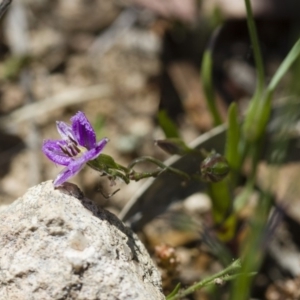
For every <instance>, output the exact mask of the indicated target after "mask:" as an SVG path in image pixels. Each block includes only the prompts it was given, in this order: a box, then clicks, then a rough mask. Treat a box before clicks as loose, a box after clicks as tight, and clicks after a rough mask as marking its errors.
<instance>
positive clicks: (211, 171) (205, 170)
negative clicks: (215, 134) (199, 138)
mask: <svg viewBox="0 0 300 300" xmlns="http://www.w3.org/2000/svg"><path fill="white" fill-rule="evenodd" d="M200 171H201V175H202V177H203V178H204V179H205V180H206V181H208V182H219V181H221V180H223V179H224V178H225V177H226V176H227V174H228V173H229V165H228V162H227V160H226V158H225V157H224V156H222V155H220V154H219V153H215V152H212V153H210V154H209V155H208V156H207V157H206V158H205V159H204V160H203V161H202V163H201V165H200Z"/></svg>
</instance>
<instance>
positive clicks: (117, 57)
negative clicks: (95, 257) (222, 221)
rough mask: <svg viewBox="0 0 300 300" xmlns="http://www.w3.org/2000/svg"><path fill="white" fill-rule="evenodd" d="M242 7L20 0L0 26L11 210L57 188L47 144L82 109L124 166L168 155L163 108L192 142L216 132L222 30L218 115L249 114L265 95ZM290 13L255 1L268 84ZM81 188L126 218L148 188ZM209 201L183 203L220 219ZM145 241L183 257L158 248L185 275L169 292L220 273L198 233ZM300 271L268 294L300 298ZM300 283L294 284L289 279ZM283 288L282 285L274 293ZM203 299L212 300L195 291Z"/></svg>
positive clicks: (4, 186) (86, 181)
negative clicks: (212, 110) (257, 93)
mask: <svg viewBox="0 0 300 300" xmlns="http://www.w3.org/2000/svg"><path fill="white" fill-rule="evenodd" d="M241 2H242V1H217V0H214V1H211V0H206V1H202V4H201V5H200V4H199V3H198V2H197V1H193V0H189V1H188V0H186V1H180V0H168V1H164V2H162V1H159V0H156V1H150V0H149V1H148V0H132V1H129V0H128V1H121V0H120V1H116V0H115V1H107V0H88V1H87V0H85V1H84V0H39V1H37V0H14V1H13V2H12V4H11V6H10V7H9V9H8V11H7V12H6V14H5V16H4V17H3V18H2V19H1V23H0V104H1V105H0V178H1V181H0V203H1V204H2V205H3V207H4V205H6V204H9V203H10V202H12V201H13V200H15V199H16V198H18V197H20V196H21V195H22V194H24V193H25V191H26V190H27V189H28V188H29V187H31V186H33V185H35V184H37V183H39V182H41V181H44V180H48V179H54V178H55V176H56V175H57V174H58V172H59V171H60V170H61V168H60V167H59V166H55V165H54V164H53V163H51V162H50V161H49V160H47V159H46V157H45V156H44V155H43V153H42V152H41V145H42V141H43V140H44V139H56V138H59V136H58V133H57V131H56V127H55V121H56V120H61V121H65V122H69V119H70V118H71V117H72V116H73V115H74V114H75V113H76V112H77V111H79V110H80V111H83V112H84V113H85V114H86V115H87V117H88V119H89V120H90V121H91V123H92V124H93V126H94V127H95V130H96V132H97V136H98V139H100V138H101V137H104V136H106V137H108V138H109V139H110V142H109V144H108V145H107V146H106V148H105V151H104V153H107V154H109V155H111V156H112V157H114V158H115V160H116V161H118V162H120V163H121V164H124V165H127V164H128V163H129V162H130V161H131V160H132V159H133V158H136V157H137V156H142V155H150V156H153V157H156V158H158V159H161V160H164V159H166V158H167V157H168V156H167V155H166V154H165V153H164V152H163V151H162V150H160V149H158V148H157V147H156V146H155V145H154V140H156V139H159V138H163V137H164V134H163V131H162V130H161V128H160V127H159V126H158V122H157V113H158V111H159V110H160V109H165V110H166V111H167V112H168V114H169V115H170V116H171V117H172V118H173V120H174V122H176V123H177V125H178V128H179V130H180V133H181V135H182V136H183V138H184V140H185V141H186V142H190V141H192V140H193V139H195V138H196V137H197V136H199V135H200V134H201V133H203V132H205V131H207V130H208V129H210V128H212V120H211V117H210V115H209V113H208V111H207V107H206V104H205V99H204V95H203V91H202V85H201V78H200V76H199V69H200V64H201V58H202V54H203V51H204V49H205V48H206V47H207V45H208V42H209V40H210V37H211V35H212V33H213V32H214V30H215V28H216V26H217V24H223V25H222V29H221V31H220V32H219V33H218V34H217V37H216V39H215V41H214V83H215V87H216V90H217V92H218V105H219V108H220V111H221V112H222V115H223V117H224V120H225V116H226V111H227V107H228V104H229V103H230V102H232V101H238V103H239V108H240V111H241V115H242V114H243V111H244V109H245V107H246V106H247V103H248V99H249V97H250V96H251V95H252V94H253V91H254V89H255V68H254V63H253V57H252V52H251V47H250V44H249V38H248V35H247V23H246V20H245V10H244V6H243V5H241ZM284 3H285V5H284V6H283V5H282V4H281V2H280V1H271V0H268V1H263V3H262V1H253V9H254V14H255V17H256V18H257V26H258V31H259V36H260V39H261V43H262V44H261V48H262V53H263V56H264V58H265V60H264V61H265V68H266V72H267V76H268V77H270V76H271V75H272V74H273V73H274V70H276V68H277V66H278V65H279V63H280V62H281V61H282V59H283V58H284V56H285V55H286V54H287V52H288V50H289V49H290V48H291V46H292V45H293V43H294V42H295V40H296V39H297V38H298V37H299V21H298V20H297V12H299V11H300V8H299V4H298V3H297V1H292V0H290V1H285V2H284ZM298 65H299V64H298ZM295 72H298V71H297V70H296V71H295ZM299 73H300V72H298V74H299ZM294 74H297V73H294ZM297 80H298V79H297V77H296V76H292V77H291V78H288V79H286V80H285V81H284V84H283V87H281V88H280V89H279V92H278V95H277V97H278V98H280V96H281V95H282V94H284V93H285V91H286V89H285V88H284V87H286V86H288V87H289V88H290V91H292V93H293V94H295V95H299V94H297V93H299V84H297ZM71 181H72V182H74V183H76V184H77V185H78V186H79V187H80V188H81V189H82V190H83V191H84V193H85V194H86V195H87V196H88V197H89V198H91V199H93V200H95V201H96V202H97V203H99V204H100V205H104V206H105V207H107V208H108V209H109V210H111V211H112V212H114V213H116V214H117V213H118V212H119V211H120V210H121V209H122V208H123V207H124V205H125V204H126V203H127V202H128V201H129V199H130V198H131V197H132V196H133V195H134V193H135V192H136V191H137V190H138V188H139V187H140V186H141V184H142V182H137V183H131V184H130V185H128V186H126V185H125V184H123V183H121V182H118V184H117V188H121V190H120V191H119V192H118V193H116V194H115V195H114V196H113V197H111V198H110V199H109V200H107V199H105V198H104V197H103V194H105V195H108V194H109V193H111V192H113V191H114V190H115V189H116V187H111V186H110V185H109V182H108V181H107V179H105V178H101V177H100V176H99V175H98V174H97V173H96V172H95V171H93V170H91V169H89V168H85V169H84V170H83V171H82V172H80V174H79V175H77V176H76V177H74V178H73V179H72V180H71ZM200 197H202V200H201V201H200V202H201V203H202V204H203V203H204V204H203V205H202V206H201V205H199V202H198V200H199V198H197V199H196V200H194V199H192V200H191V199H188V200H187V201H186V202H185V203H184V205H186V206H187V209H188V210H190V211H193V210H195V209H197V210H199V212H200V215H201V213H203V211H205V212H207V211H208V210H209V200H207V198H205V195H200ZM160 222H161V221H160ZM282 230H283V231H284V229H282ZM287 231H289V230H287ZM284 232H286V231H284ZM141 237H142V238H143V239H144V242H145V243H146V244H147V245H148V248H149V251H150V252H152V253H154V248H155V246H157V245H159V244H160V243H162V242H167V243H169V244H171V245H172V246H173V247H176V254H174V252H173V251H174V249H173V248H168V247H167V248H159V249H158V250H157V251H158V253H157V255H158V256H159V255H160V254H161V253H166V252H167V255H170V256H171V257H173V258H174V257H175V258H174V259H175V264H174V266H172V267H170V266H168V267H167V269H168V268H169V270H167V271H166V270H164V271H163V272H166V273H164V280H165V288H166V291H168V290H170V289H171V288H172V287H173V286H174V282H175V281H176V280H177V281H178V280H181V281H182V282H184V284H190V283H192V282H194V281H195V280H197V279H199V277H201V276H206V275H207V274H209V273H210V272H214V271H217V270H219V269H220V267H221V266H220V264H219V263H218V262H217V261H216V260H215V258H214V257H213V255H211V254H210V252H209V249H207V248H205V247H204V248H203V249H202V248H201V247H200V246H199V243H198V240H199V236H198V233H196V234H195V233H191V234H186V233H184V234H182V233H178V232H175V233H174V230H173V228H171V226H170V228H168V225H166V222H162V223H159V222H157V223H156V224H154V225H153V224H152V226H148V228H146V229H145V233H144V235H141ZM287 240H289V239H287ZM163 247H164V246H163ZM164 251H166V252H164ZM168 251H170V252H168ZM296 253H297V255H298V256H297V258H295V259H296V260H297V264H300V259H299V252H297V251H296ZM298 260H299V261H298ZM158 261H159V260H158ZM175 269H176V270H175ZM280 271H282V268H281V269H280ZM168 272H169V273H168ZM285 272H286V273H288V276H284V275H285V274H286V273H285ZM298 272H299V274H300V271H299V270H297V272H296V273H293V272H291V271H290V270H284V272H283V271H282V272H281V273H280V274H284V275H280V276H275V277H274V278H273V279H272V278H271V279H270V278H269V277H270V276H267V275H262V276H265V277H263V278H260V282H262V283H263V284H261V286H260V285H259V284H258V287H257V289H256V291H257V295H260V297H262V295H263V297H266V299H270V300H277V299H300V296H299V295H296V293H297V290H298V288H297V287H299V283H298V282H297V280H299V279H297V276H298ZM275 273H276V272H275ZM293 277H294V278H296V279H295V280H293V279H290V280H291V283H289V281H287V278H293ZM277 279H278V280H279V284H274V283H273V282H277V281H276V280H277ZM280 280H281V281H280ZM291 286H292V287H291ZM295 295H296V296H295ZM193 297H194V298H190V299H206V297H207V296H205V295H204V294H203V293H196V294H195V295H194V296H193ZM216 297H217V296H216ZM220 297H221V296H220ZM288 297H290V298H288ZM215 299H221V298H215Z"/></svg>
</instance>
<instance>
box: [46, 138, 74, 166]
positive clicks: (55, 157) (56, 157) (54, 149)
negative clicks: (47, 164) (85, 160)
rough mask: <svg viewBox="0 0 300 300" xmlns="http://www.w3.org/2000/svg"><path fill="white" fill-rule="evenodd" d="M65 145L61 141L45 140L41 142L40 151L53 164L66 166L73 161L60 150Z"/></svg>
mask: <svg viewBox="0 0 300 300" xmlns="http://www.w3.org/2000/svg"><path fill="white" fill-rule="evenodd" d="M65 145H67V143H66V142H65V141H62V140H45V141H44V142H43V146H42V151H43V152H44V154H45V155H46V156H47V157H48V158H49V159H50V160H51V161H53V162H54V163H56V164H59V165H62V166H68V165H69V164H70V163H71V162H72V161H74V159H73V158H72V157H70V156H68V155H67V154H65V153H64V152H63V151H62V150H61V146H65Z"/></svg>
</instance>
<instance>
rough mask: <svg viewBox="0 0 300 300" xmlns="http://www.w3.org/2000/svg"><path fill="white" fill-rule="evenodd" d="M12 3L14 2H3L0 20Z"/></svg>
mask: <svg viewBox="0 0 300 300" xmlns="http://www.w3.org/2000/svg"><path fill="white" fill-rule="evenodd" d="M11 2H12V0H3V1H2V2H1V3H0V19H1V18H2V16H3V15H4V13H5V12H6V10H7V9H8V7H9V5H10V4H11Z"/></svg>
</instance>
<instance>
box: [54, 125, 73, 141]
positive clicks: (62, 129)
mask: <svg viewBox="0 0 300 300" xmlns="http://www.w3.org/2000/svg"><path fill="white" fill-rule="evenodd" d="M56 127H57V131H58V133H59V134H60V136H61V137H62V139H63V140H65V141H67V140H70V138H72V139H73V140H75V141H76V137H75V136H74V134H73V131H72V127H71V126H70V125H68V124H66V123H65V122H61V121H56Z"/></svg>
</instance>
